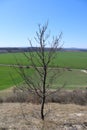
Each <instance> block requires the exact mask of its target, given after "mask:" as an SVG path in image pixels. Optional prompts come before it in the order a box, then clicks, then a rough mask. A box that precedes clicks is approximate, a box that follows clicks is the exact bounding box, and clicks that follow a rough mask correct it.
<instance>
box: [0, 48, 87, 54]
mask: <svg viewBox="0 0 87 130" xmlns="http://www.w3.org/2000/svg"><path fill="white" fill-rule="evenodd" d="M49 49H50V48H45V51H49ZM58 50H59V49H58ZM29 51H39V47H32V48H31V47H3V48H0V53H13V52H14V53H16V52H29ZM60 51H73V52H74V51H75V52H76V51H82V52H87V49H82V48H80V49H79V48H60Z"/></svg>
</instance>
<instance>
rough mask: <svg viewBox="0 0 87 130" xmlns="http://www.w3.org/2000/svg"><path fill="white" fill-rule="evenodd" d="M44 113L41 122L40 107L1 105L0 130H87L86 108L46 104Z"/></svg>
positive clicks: (27, 104)
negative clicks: (43, 118) (43, 119)
mask: <svg viewBox="0 0 87 130" xmlns="http://www.w3.org/2000/svg"><path fill="white" fill-rule="evenodd" d="M45 112H46V116H45V121H42V120H41V119H40V105H37V104H31V103H22V104H20V103H2V104H0V128H1V129H0V130H87V106H79V105H74V104H69V105H68V104H67V105H64V104H62V105H60V104H57V103H48V104H46V105H45Z"/></svg>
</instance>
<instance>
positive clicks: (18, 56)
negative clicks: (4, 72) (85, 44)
mask: <svg viewBox="0 0 87 130" xmlns="http://www.w3.org/2000/svg"><path fill="white" fill-rule="evenodd" d="M17 62H19V63H22V64H28V61H27V59H26V58H25V57H24V55H23V53H6V54H5V53H4V54H0V64H17ZM36 62H37V61H36ZM37 65H38V66H39V64H38V63H37ZM51 66H59V67H60V68H61V67H69V68H73V69H86V68H87V52H58V53H57V55H56V58H55V61H54V64H51Z"/></svg>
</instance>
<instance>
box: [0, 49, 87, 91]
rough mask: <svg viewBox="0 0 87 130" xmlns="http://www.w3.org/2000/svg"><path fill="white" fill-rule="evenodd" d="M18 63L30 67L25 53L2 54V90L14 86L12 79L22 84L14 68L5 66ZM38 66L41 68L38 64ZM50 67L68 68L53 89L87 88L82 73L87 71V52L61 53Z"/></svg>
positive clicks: (0, 76)
mask: <svg viewBox="0 0 87 130" xmlns="http://www.w3.org/2000/svg"><path fill="white" fill-rule="evenodd" d="M17 63H21V64H23V65H30V63H29V62H28V61H27V59H26V58H25V57H24V55H23V53H3V54H0V64H3V65H2V66H0V90H3V89H6V88H9V87H11V86H14V82H13V81H12V77H13V78H14V81H15V83H21V82H22V79H21V77H20V76H19V74H18V73H17V71H15V69H14V68H13V67H9V66H4V65H12V64H17ZM36 63H37V61H36ZM53 63H54V64H53ZM37 66H39V64H38V63H37ZM50 67H54V68H55V67H59V68H67V69H65V70H64V71H62V72H61V75H60V74H58V75H57V79H56V81H55V82H54V84H53V85H52V88H57V87H60V86H62V85H63V84H64V83H65V84H66V86H65V88H68V89H74V88H79V87H80V88H84V87H86V86H87V74H86V73H84V72H82V71H81V70H82V69H87V52H59V53H57V55H56V59H55V61H52V63H51V64H50ZM69 69H71V71H69ZM27 71H28V69H27ZM29 73H30V74H31V73H32V70H30V69H29ZM11 75H12V77H11ZM59 75H60V76H59Z"/></svg>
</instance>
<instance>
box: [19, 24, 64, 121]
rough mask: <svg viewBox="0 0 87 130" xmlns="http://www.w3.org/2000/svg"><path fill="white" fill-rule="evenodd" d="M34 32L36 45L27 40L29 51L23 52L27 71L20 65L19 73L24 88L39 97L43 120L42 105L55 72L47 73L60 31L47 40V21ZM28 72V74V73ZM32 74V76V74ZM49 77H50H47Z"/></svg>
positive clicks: (57, 46) (56, 49) (57, 43)
mask: <svg viewBox="0 0 87 130" xmlns="http://www.w3.org/2000/svg"><path fill="white" fill-rule="evenodd" d="M38 27H39V30H38V32H36V37H35V43H38V46H37V47H35V48H34V47H33V43H32V41H31V40H29V44H30V49H29V53H24V55H25V57H26V59H27V60H28V61H29V66H28V67H27V68H28V69H26V70H27V72H26V71H25V68H24V67H20V75H21V76H22V78H23V79H24V81H25V83H26V84H27V86H26V89H28V90H29V91H30V92H33V93H35V94H36V95H38V96H39V98H40V99H41V111H40V112H41V119H42V120H44V117H45V113H44V105H45V101H46V98H47V96H49V91H48V90H49V88H50V86H51V84H52V82H53V79H55V73H52V74H51V75H49V72H51V71H52V66H51V63H52V64H53V61H54V59H55V58H56V52H57V51H59V50H60V47H59V43H60V39H61V35H62V33H60V34H59V36H58V37H57V36H56V37H53V38H52V41H51V42H49V40H48V39H49V37H50V34H49V33H47V28H48V23H46V24H45V25H43V26H41V25H39V26H38ZM31 69H32V71H33V73H34V75H33V74H29V73H28V70H31ZM28 74H29V75H28ZM32 75H33V76H32ZM49 77H50V78H49Z"/></svg>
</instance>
